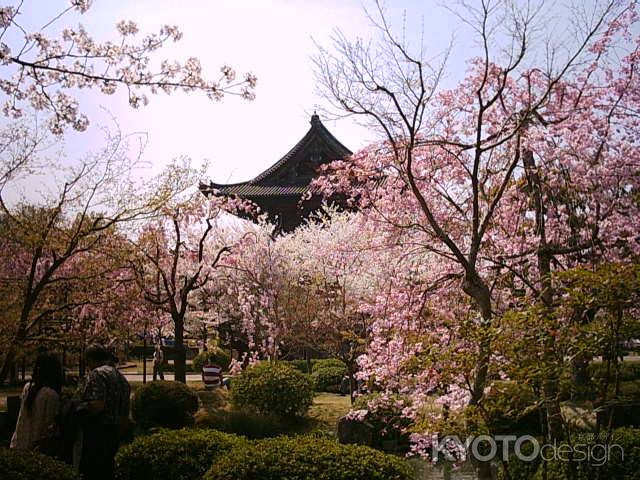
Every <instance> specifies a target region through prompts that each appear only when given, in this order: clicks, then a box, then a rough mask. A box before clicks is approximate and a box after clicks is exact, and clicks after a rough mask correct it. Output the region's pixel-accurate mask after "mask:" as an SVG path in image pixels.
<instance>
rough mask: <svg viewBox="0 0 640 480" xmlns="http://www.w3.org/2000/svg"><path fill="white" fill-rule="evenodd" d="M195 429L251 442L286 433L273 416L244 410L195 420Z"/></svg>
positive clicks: (210, 415)
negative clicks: (231, 435) (232, 435)
mask: <svg viewBox="0 0 640 480" xmlns="http://www.w3.org/2000/svg"><path fill="white" fill-rule="evenodd" d="M196 426H197V427H207V428H213V429H215V430H219V431H221V432H227V433H234V434H236V435H242V436H244V437H247V438H249V439H251V440H255V439H260V438H271V437H277V436H278V435H283V434H285V433H287V427H286V425H284V424H283V423H282V422H281V421H280V419H278V418H277V417H275V416H273V415H262V414H260V413H255V412H249V411H246V410H230V411H227V410H221V411H218V412H213V413H208V414H207V415H203V416H202V417H199V418H197V419H196Z"/></svg>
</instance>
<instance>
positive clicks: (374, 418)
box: [352, 393, 413, 453]
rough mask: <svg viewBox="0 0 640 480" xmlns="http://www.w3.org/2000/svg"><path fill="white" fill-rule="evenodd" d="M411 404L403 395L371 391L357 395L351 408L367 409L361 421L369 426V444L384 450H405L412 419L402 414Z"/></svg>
mask: <svg viewBox="0 0 640 480" xmlns="http://www.w3.org/2000/svg"><path fill="white" fill-rule="evenodd" d="M410 405H411V400H410V399H409V398H408V397H406V396H403V395H398V394H396V395H383V394H381V393H372V394H369V395H362V396H360V397H358V398H357V399H356V400H355V402H354V403H353V406H352V410H367V411H368V413H367V414H366V416H365V417H364V419H363V421H364V422H366V423H367V424H368V425H370V426H371V429H372V432H373V435H372V443H371V446H372V447H373V448H377V449H379V450H383V451H385V452H390V453H396V452H398V453H399V452H407V451H408V450H409V443H410V442H409V433H408V432H407V429H408V428H409V427H410V426H411V425H412V423H413V422H412V420H411V419H409V418H407V417H406V416H404V415H403V414H402V410H403V409H404V408H406V407H408V406H410Z"/></svg>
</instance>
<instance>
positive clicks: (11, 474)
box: [0, 448, 80, 480]
mask: <svg viewBox="0 0 640 480" xmlns="http://www.w3.org/2000/svg"><path fill="white" fill-rule="evenodd" d="M0 478H2V479H7V480H9V479H11V480H79V478H80V477H78V475H77V474H76V473H75V472H74V470H73V468H72V467H71V466H69V465H67V464H66V463H63V462H60V461H58V460H54V459H53V458H51V457H48V456H46V455H43V454H41V453H37V452H33V451H29V450H16V449H8V448H0Z"/></svg>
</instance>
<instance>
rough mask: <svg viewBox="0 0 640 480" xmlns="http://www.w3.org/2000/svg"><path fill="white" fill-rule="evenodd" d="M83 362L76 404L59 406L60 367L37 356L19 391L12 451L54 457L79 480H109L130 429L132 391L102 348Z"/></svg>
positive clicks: (95, 348) (48, 357) (96, 347)
mask: <svg viewBox="0 0 640 480" xmlns="http://www.w3.org/2000/svg"><path fill="white" fill-rule="evenodd" d="M85 359H86V365H87V367H88V369H89V373H88V375H87V378H86V381H85V383H84V386H83V387H82V388H81V389H80V390H79V393H78V396H77V398H72V399H68V400H65V401H63V400H62V396H61V393H62V384H63V380H64V372H63V369H62V365H61V364H60V361H59V360H58V358H57V357H56V356H55V355H53V354H49V353H47V354H41V355H39V356H38V358H37V359H36V363H35V366H34V368H33V373H32V375H31V381H29V382H28V383H27V384H26V385H25V386H24V389H23V391H22V395H21V404H20V413H19V414H18V421H17V424H16V429H15V432H14V434H13V437H12V438H11V444H10V447H11V448H18V449H28V450H39V451H41V452H43V453H47V454H49V455H52V456H55V457H58V458H60V459H62V460H64V461H66V462H68V463H70V464H72V465H74V466H75V467H76V469H77V470H78V472H79V473H80V474H81V476H82V478H83V480H103V479H105V480H106V479H109V480H111V479H112V478H113V470H114V457H115V454H116V452H117V450H118V446H119V443H120V440H121V438H122V436H123V434H124V433H125V431H126V429H127V425H128V420H129V397H130V393H131V389H130V386H129V383H128V382H127V380H126V378H125V377H124V375H122V374H121V373H120V372H119V370H118V369H117V368H116V360H115V357H114V356H113V355H112V354H111V353H110V352H109V351H108V350H107V349H106V348H105V347H103V346H101V345H92V346H90V347H89V348H87V349H86V351H85Z"/></svg>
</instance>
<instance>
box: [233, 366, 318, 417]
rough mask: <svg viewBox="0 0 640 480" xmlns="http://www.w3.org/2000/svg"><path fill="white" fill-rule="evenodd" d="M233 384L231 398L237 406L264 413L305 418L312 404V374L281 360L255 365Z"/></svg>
mask: <svg viewBox="0 0 640 480" xmlns="http://www.w3.org/2000/svg"><path fill="white" fill-rule="evenodd" d="M232 385H233V386H232V388H231V401H232V402H233V404H234V405H235V406H236V407H238V408H239V409H244V408H248V409H252V410H255V411H256V412H258V413H262V414H264V415H269V414H273V415H276V416H278V417H280V418H286V417H302V416H304V415H306V413H307V411H308V410H309V407H311V404H312V403H313V381H312V379H311V377H310V376H309V375H305V374H304V373H300V372H299V371H297V370H296V369H294V368H293V367H291V366H289V365H287V364H285V363H282V362H277V363H272V362H260V363H258V364H256V365H253V366H251V367H249V368H247V369H246V370H245V371H244V372H242V374H241V375H239V376H238V377H236V378H234V380H233V384H232Z"/></svg>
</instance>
